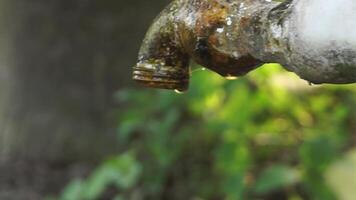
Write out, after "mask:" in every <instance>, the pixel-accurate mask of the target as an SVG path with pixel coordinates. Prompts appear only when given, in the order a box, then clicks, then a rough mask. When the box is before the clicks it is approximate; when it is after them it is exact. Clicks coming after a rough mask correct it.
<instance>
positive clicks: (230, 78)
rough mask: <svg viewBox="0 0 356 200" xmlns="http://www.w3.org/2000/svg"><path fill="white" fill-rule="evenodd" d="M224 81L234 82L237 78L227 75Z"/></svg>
mask: <svg viewBox="0 0 356 200" xmlns="http://www.w3.org/2000/svg"><path fill="white" fill-rule="evenodd" d="M225 79H226V80H229V81H232V80H236V79H237V76H232V75H230V74H228V75H227V76H225Z"/></svg>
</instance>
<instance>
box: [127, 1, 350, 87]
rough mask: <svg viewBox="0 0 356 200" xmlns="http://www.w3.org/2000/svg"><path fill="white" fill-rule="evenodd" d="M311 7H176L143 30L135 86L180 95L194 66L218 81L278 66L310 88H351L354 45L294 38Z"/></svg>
mask: <svg viewBox="0 0 356 200" xmlns="http://www.w3.org/2000/svg"><path fill="white" fill-rule="evenodd" d="M312 1H318V0H286V1H284V2H282V3H281V2H276V1H272V0H174V1H173V2H171V3H170V4H169V5H168V6H167V7H166V8H165V9H164V10H163V11H162V12H161V13H160V14H159V16H158V17H157V18H156V19H155V21H154V23H153V25H152V26H151V27H150V28H149V30H148V32H147V34H146V37H145V39H144V41H143V44H142V46H141V49H140V51H139V58H138V62H137V65H136V66H135V67H134V68H133V79H134V80H135V81H137V82H139V83H141V84H142V85H144V86H148V87H154V88H162V89H171V90H179V91H185V90H187V89H188V86H189V78H190V67H189V65H190V62H191V61H194V62H196V63H197V64H199V65H202V66H204V67H206V68H208V69H210V70H212V71H214V72H216V73H218V74H220V75H221V76H224V77H236V76H243V75H245V74H247V73H248V72H250V71H251V70H254V69H256V68H257V67H260V66H262V65H263V64H265V63H280V64H282V66H283V67H284V68H286V69H287V70H288V71H292V72H295V73H296V74H297V75H299V76H300V77H301V78H303V79H305V80H308V81H309V82H311V83H315V84H320V83H336V84H338V83H354V82H356V59H355V55H356V47H355V46H356V45H354V43H352V41H351V44H348V43H346V45H344V46H346V47H342V48H341V47H340V48H339V46H340V45H339V46H338V44H339V43H338V41H336V43H335V41H334V42H330V41H324V43H323V45H322V46H320V47H319V46H317V45H316V43H315V44H314V43H313V42H314V41H311V42H310V41H309V39H310V37H306V36H305V35H303V34H302V33H300V30H299V29H298V27H299V26H298V24H297V23H298V22H299V21H301V20H300V19H301V14H300V11H299V10H300V9H299V7H301V6H303V5H304V4H305V2H312ZM344 1H350V2H352V1H353V0H344ZM297 8H298V9H299V10H298V9H297ZM315 9H318V8H315ZM294 19H298V20H294ZM305 23H307V22H305ZM355 25H356V24H355ZM304 27H305V26H304ZM298 31H299V32H298ZM346 42H347V41H346ZM329 43H330V44H334V46H332V45H329ZM318 44H319V43H318ZM328 45H329V48H325V46H328ZM322 47H323V48H322ZM318 48H319V49H322V50H320V52H318V51H313V50H315V49H318ZM340 49H341V50H340Z"/></svg>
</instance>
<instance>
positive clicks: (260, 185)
mask: <svg viewBox="0 0 356 200" xmlns="http://www.w3.org/2000/svg"><path fill="white" fill-rule="evenodd" d="M299 179H300V176H299V172H298V171H297V170H296V169H293V168H291V167H288V166H284V165H274V166H272V167H269V168H267V169H266V170H265V171H263V172H262V175H261V176H260V178H259V179H258V180H257V183H256V186H255V191H256V192H257V193H258V194H265V193H268V192H270V191H273V190H276V189H279V188H283V187H286V186H290V185H293V184H295V183H296V182H298V181H299Z"/></svg>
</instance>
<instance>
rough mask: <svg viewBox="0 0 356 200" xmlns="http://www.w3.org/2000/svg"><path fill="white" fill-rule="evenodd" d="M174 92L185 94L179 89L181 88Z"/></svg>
mask: <svg viewBox="0 0 356 200" xmlns="http://www.w3.org/2000/svg"><path fill="white" fill-rule="evenodd" d="M174 92H175V93H177V94H184V91H182V90H179V89H175V90H174Z"/></svg>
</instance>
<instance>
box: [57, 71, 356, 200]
mask: <svg viewBox="0 0 356 200" xmlns="http://www.w3.org/2000/svg"><path fill="white" fill-rule="evenodd" d="M355 91H356V88H355V86H354V85H344V86H336V85H323V86H310V85H309V84H308V83H306V82H305V81H302V80H300V79H299V78H297V77H295V76H294V75H292V74H290V73H288V72H285V71H283V70H281V67H280V66H279V65H276V64H269V65H266V66H264V67H263V68H260V69H258V70H256V71H255V72H253V73H250V74H249V75H248V76H246V77H243V78H239V79H238V80H235V81H228V80H225V79H224V78H222V77H220V76H218V75H216V74H214V73H212V72H209V71H205V70H196V71H194V72H193V74H192V80H191V87H190V89H189V91H188V92H187V93H185V94H175V93H173V92H171V91H162V90H152V89H144V88H143V89H141V88H140V89H131V90H126V91H120V92H119V93H118V94H117V99H118V100H119V101H120V102H121V103H122V104H123V105H124V106H123V107H125V109H124V110H120V111H119V112H120V116H121V117H120V119H119V121H118V123H119V126H118V137H119V139H118V142H119V143H120V145H121V147H122V149H123V150H124V152H126V153H123V154H122V155H119V156H116V157H113V158H112V159H109V160H108V161H107V162H105V163H102V164H101V165H100V166H98V168H97V169H96V170H95V171H94V172H93V173H92V174H91V175H90V176H89V177H88V178H87V179H86V180H75V181H73V182H72V183H70V184H69V185H68V186H67V187H66V188H65V189H64V192H63V194H62V196H61V197H60V198H59V199H61V200H72V199H73V200H80V199H83V200H87V199H88V200H90V199H105V198H104V197H103V195H104V196H105V194H107V193H113V194H115V195H116V197H115V198H114V199H154V200H156V199H170V200H174V199H177V200H185V199H195V200H200V199H228V200H230V199H231V200H233V199H247V200H249V199H273V200H279V199H289V200H299V199H315V200H319V199H320V200H329V199H330V200H332V199H338V194H337V193H335V192H334V191H335V190H334V189H333V185H335V184H328V182H326V180H325V174H326V171H328V170H329V168H330V166H331V165H333V163H335V162H337V161H338V159H339V157H341V156H342V155H343V154H344V153H345V151H346V150H348V149H350V148H352V147H353V146H354V145H355V142H356V140H355V136H356V135H355V134H356V133H355V129H356V116H355V115H356V112H355V111H356V93H355ZM328 174H329V175H328V177H329V178H328V180H331V181H329V183H330V182H331V183H333V181H332V180H333V178H332V173H328ZM330 174H331V175H330ZM339 182H340V181H339ZM350 183H351V182H350ZM340 184H349V182H348V181H347V180H345V181H344V182H342V183H340ZM340 184H336V185H338V186H340ZM350 188H352V187H350ZM109 199H110V198H109Z"/></svg>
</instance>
